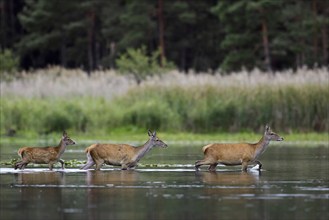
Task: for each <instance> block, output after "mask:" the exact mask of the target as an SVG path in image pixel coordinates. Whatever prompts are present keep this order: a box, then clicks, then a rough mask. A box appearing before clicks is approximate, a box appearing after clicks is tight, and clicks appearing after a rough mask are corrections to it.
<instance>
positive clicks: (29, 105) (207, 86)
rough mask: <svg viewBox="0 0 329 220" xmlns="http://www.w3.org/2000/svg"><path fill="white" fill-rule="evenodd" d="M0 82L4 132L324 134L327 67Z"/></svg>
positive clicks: (60, 73) (64, 75)
mask: <svg viewBox="0 0 329 220" xmlns="http://www.w3.org/2000/svg"><path fill="white" fill-rule="evenodd" d="M19 75H20V77H18V78H17V79H15V80H14V81H9V82H6V81H2V82H1V122H0V123H1V130H2V132H5V131H7V130H9V129H15V130H22V131H28V130H33V131H35V132H38V133H47V132H53V131H60V130H62V129H72V130H75V131H79V132H91V131H92V132H99V131H103V132H111V131H113V130H117V129H161V130H163V131H169V132H176V131H183V132H200V133H205V132H207V133H209V132H210V133H212V132H220V131H225V132H238V131H257V132H258V131H259V130H261V129H262V128H263V126H264V124H265V123H270V124H271V125H272V126H273V127H275V129H277V130H283V131H286V132H292V131H303V132H309V131H319V132H328V127H329V126H328V124H329V119H328V114H329V113H328V112H329V99H328V97H329V72H328V69H326V68H323V69H315V70H309V69H299V70H297V71H296V72H293V71H285V72H278V73H275V74H267V73H263V72H261V71H259V70H254V71H252V72H245V71H242V72H238V73H233V74H230V75H222V74H220V73H215V74H208V73H204V74H196V73H193V72H190V73H188V74H185V73H180V72H178V71H172V72H169V73H166V74H163V75H159V76H153V77H150V78H148V79H146V80H145V81H143V82H142V83H141V84H139V85H138V84H137V83H136V82H135V81H134V78H133V77H131V76H123V75H118V74H116V73H115V72H114V71H97V72H94V73H92V74H91V76H90V77H89V76H87V74H86V73H85V72H83V71H81V70H66V69H61V68H59V67H53V68H50V69H46V70H37V71H35V72H33V73H21V74H19Z"/></svg>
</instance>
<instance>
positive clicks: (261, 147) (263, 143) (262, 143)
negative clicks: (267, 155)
mask: <svg viewBox="0 0 329 220" xmlns="http://www.w3.org/2000/svg"><path fill="white" fill-rule="evenodd" d="M269 143H270V140H267V139H266V138H265V136H263V137H262V138H261V139H260V140H259V142H258V143H257V144H255V158H257V157H259V156H260V155H261V154H262V153H264V151H265V150H266V149H267V147H268V145H269Z"/></svg>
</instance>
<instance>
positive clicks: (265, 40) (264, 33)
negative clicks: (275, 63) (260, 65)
mask: <svg viewBox="0 0 329 220" xmlns="http://www.w3.org/2000/svg"><path fill="white" fill-rule="evenodd" d="M262 38H263V47H264V56H265V67H266V70H267V71H268V72H272V67H271V56H270V47H269V42H268V30H267V22H266V20H265V19H264V18H263V19H262Z"/></svg>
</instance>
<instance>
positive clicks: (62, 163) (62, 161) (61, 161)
mask: <svg viewBox="0 0 329 220" xmlns="http://www.w3.org/2000/svg"><path fill="white" fill-rule="evenodd" d="M59 162H60V163H61V166H62V169H63V170H64V160H62V159H59Z"/></svg>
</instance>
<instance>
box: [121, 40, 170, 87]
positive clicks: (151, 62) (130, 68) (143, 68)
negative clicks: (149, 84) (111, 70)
mask: <svg viewBox="0 0 329 220" xmlns="http://www.w3.org/2000/svg"><path fill="white" fill-rule="evenodd" d="M159 56H160V52H159V51H156V52H153V53H152V54H151V55H150V56H148V55H147V53H146V47H145V46H142V47H141V48H138V49H133V48H129V49H127V52H126V53H124V54H122V55H121V56H120V57H119V58H118V59H117V60H116V61H115V62H116V65H117V67H118V71H119V72H120V73H122V74H132V75H133V76H134V77H135V79H136V81H137V83H138V84H139V83H140V82H141V81H142V80H145V79H146V77H147V76H151V75H155V74H161V73H164V72H166V71H168V70H169V69H170V68H173V65H172V64H170V63H165V65H164V66H162V67H161V66H160V64H159Z"/></svg>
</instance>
